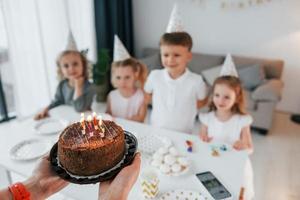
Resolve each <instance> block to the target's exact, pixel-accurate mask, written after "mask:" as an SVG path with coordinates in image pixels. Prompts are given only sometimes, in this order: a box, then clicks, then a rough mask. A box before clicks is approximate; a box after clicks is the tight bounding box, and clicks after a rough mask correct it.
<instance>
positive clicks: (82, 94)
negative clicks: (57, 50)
mask: <svg viewBox="0 0 300 200" xmlns="http://www.w3.org/2000/svg"><path fill="white" fill-rule="evenodd" d="M56 63H57V73H58V78H59V80H60V82H59V84H58V86H57V89H56V93H55V97H54V100H53V101H52V102H51V103H50V105H48V106H47V107H46V108H44V109H43V110H42V111H41V112H39V113H37V114H36V115H35V119H36V120H38V119H42V118H45V117H47V116H48V115H49V114H48V113H49V110H50V109H52V108H54V107H57V106H59V105H63V104H67V105H71V106H73V107H74V108H75V110H76V111H77V112H83V111H86V110H90V109H91V104H92V100H93V96H94V94H95V89H94V86H93V84H92V83H90V82H89V81H88V67H87V65H88V64H87V63H88V62H87V59H86V58H85V56H84V55H82V53H80V52H79V51H74V50H66V51H63V52H62V53H61V54H60V55H59V56H58V58H57V61H56Z"/></svg>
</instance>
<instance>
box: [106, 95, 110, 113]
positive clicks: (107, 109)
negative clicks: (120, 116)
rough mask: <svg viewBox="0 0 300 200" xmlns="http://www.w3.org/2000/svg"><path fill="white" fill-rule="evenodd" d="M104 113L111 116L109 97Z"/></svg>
mask: <svg viewBox="0 0 300 200" xmlns="http://www.w3.org/2000/svg"><path fill="white" fill-rule="evenodd" d="M105 113H107V114H110V115H112V112H111V102H110V96H109V95H108V97H107V105H106V111H105Z"/></svg>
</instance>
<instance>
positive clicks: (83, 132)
mask: <svg viewBox="0 0 300 200" xmlns="http://www.w3.org/2000/svg"><path fill="white" fill-rule="evenodd" d="M80 124H81V127H82V134H83V135H84V134H85V122H84V118H81V119H80Z"/></svg>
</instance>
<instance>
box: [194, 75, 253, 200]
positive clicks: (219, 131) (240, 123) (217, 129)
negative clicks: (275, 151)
mask: <svg viewBox="0 0 300 200" xmlns="http://www.w3.org/2000/svg"><path fill="white" fill-rule="evenodd" d="M209 110H210V112H209V113H205V114H200V116H199V118H200V121H201V130H200V138H201V140H203V141H204V142H210V141H215V142H222V143H227V144H229V145H232V147H233V148H234V149H236V150H246V151H247V152H249V154H251V153H252V152H253V144H252V138H251V132H250V125H251V123H252V117H251V116H250V115H248V114H246V111H245V99H244V92H243V89H242V86H241V82H240V80H239V78H237V77H234V76H221V77H218V78H217V79H216V80H215V82H214V84H213V86H212V97H211V102H210V104H209ZM243 187H244V189H245V195H244V199H247V200H249V199H253V197H254V188H253V170H252V166H251V162H250V159H248V160H247V162H246V167H245V177H244V185H243Z"/></svg>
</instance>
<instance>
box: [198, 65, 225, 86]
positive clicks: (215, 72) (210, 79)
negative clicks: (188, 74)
mask: <svg viewBox="0 0 300 200" xmlns="http://www.w3.org/2000/svg"><path fill="white" fill-rule="evenodd" d="M221 68H222V65H219V66H214V67H211V68H209V69H205V70H203V71H202V72H201V74H202V76H203V78H204V80H205V81H206V83H207V84H208V85H209V86H212V85H213V83H214V81H215V79H216V78H217V77H218V76H219V75H220V71H221Z"/></svg>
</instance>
